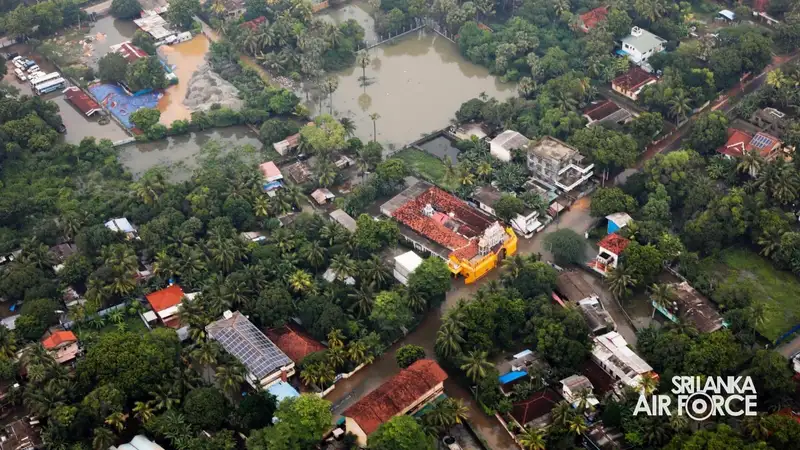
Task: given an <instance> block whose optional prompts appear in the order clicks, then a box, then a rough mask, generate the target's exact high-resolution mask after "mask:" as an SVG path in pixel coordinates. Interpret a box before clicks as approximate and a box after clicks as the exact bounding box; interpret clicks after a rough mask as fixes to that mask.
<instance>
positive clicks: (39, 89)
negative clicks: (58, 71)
mask: <svg viewBox="0 0 800 450" xmlns="http://www.w3.org/2000/svg"><path fill="white" fill-rule="evenodd" d="M66 87H67V80H65V79H63V78H56V79H55V80H50V81H48V82H46V83H40V84H37V85H36V86H34V87H33V91H34V92H35V93H36V95H43V94H47V93H49V92H53V91H57V90H59V89H64V88H66Z"/></svg>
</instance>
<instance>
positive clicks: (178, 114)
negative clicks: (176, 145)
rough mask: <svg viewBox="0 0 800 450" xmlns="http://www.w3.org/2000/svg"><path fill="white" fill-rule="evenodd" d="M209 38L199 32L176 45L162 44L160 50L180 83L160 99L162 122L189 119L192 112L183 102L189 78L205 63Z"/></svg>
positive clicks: (170, 88) (169, 88) (159, 108)
mask: <svg viewBox="0 0 800 450" xmlns="http://www.w3.org/2000/svg"><path fill="white" fill-rule="evenodd" d="M208 48H209V42H208V38H206V37H205V36H204V35H202V34H199V35H197V36H195V37H194V38H192V39H191V40H189V41H186V42H181V43H180V44H175V45H162V46H161V47H159V48H158V52H159V54H160V55H162V57H163V58H164V59H166V61H167V63H168V64H169V65H170V66H171V67H172V71H173V72H174V73H175V75H176V76H177V77H178V84H175V85H172V86H170V87H168V88H167V89H166V90H165V91H164V96H163V97H162V98H161V100H159V101H158V110H159V111H161V123H163V124H164V125H167V126H169V125H170V124H171V123H172V122H173V121H175V120H188V119H189V118H190V117H191V114H192V112H191V111H189V109H188V108H186V106H184V104H183V99H184V98H186V90H187V89H188V87H189V80H190V79H191V78H192V74H193V73H194V72H195V71H196V70H197V67H198V66H199V65H200V64H202V63H203V61H204V60H205V57H206V54H207V53H208Z"/></svg>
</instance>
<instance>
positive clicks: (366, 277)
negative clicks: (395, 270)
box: [361, 255, 392, 288]
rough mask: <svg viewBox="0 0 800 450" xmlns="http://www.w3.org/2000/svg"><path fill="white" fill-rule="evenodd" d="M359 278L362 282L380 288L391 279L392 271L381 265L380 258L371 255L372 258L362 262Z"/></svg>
mask: <svg viewBox="0 0 800 450" xmlns="http://www.w3.org/2000/svg"><path fill="white" fill-rule="evenodd" d="M361 278H362V279H363V282H366V283H368V284H374V285H375V286H377V287H378V288H380V287H381V286H385V285H386V283H387V282H389V280H391V279H392V271H391V269H389V267H387V266H386V264H384V263H383V260H382V259H381V258H380V256H378V255H372V257H371V258H370V259H369V260H367V261H364V263H363V264H362V266H361Z"/></svg>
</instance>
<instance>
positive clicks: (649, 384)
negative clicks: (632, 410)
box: [639, 372, 658, 395]
mask: <svg viewBox="0 0 800 450" xmlns="http://www.w3.org/2000/svg"><path fill="white" fill-rule="evenodd" d="M657 388H658V380H657V379H656V377H655V376H653V375H652V374H651V373H649V372H648V373H644V374H642V376H641V379H640V380H639V389H640V390H641V392H642V393H643V394H644V395H650V394H652V393H653V392H655V391H656V389H657Z"/></svg>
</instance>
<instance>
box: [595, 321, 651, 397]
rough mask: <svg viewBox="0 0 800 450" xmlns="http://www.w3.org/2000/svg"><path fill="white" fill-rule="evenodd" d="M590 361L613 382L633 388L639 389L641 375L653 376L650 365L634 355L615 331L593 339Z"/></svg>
mask: <svg viewBox="0 0 800 450" xmlns="http://www.w3.org/2000/svg"><path fill="white" fill-rule="evenodd" d="M592 359H593V360H594V362H596V363H597V365H599V366H600V367H601V368H602V369H603V370H604V371H606V373H608V374H609V375H611V377H612V378H613V379H614V380H615V381H619V382H620V383H622V384H624V385H626V386H630V387H633V388H638V387H639V384H640V383H641V380H642V375H644V374H653V368H652V367H650V364H647V362H646V361H645V360H644V359H642V358H641V356H639V355H637V354H636V353H634V351H633V350H631V348H630V347H628V342H627V341H626V340H625V338H624V337H622V336H621V335H620V334H619V333H617V332H616V331H612V332H610V333H606V334H603V335H600V336H597V337H595V338H594V347H593V348H592Z"/></svg>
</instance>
